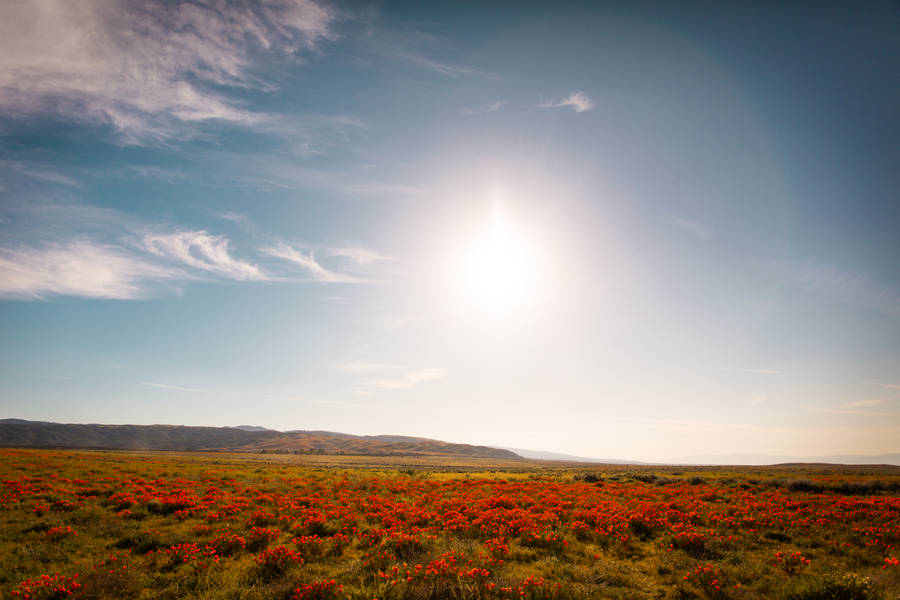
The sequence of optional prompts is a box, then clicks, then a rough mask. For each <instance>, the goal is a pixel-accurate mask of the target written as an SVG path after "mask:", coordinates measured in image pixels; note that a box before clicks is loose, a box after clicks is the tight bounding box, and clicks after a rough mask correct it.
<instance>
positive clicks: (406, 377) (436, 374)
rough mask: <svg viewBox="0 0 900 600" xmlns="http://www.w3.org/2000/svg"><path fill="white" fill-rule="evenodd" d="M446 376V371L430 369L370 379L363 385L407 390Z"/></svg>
mask: <svg viewBox="0 0 900 600" xmlns="http://www.w3.org/2000/svg"><path fill="white" fill-rule="evenodd" d="M446 376H447V371H446V369H441V368H437V367H431V368H426V369H415V370H413V371H407V372H406V373H403V374H402V375H398V376H397V377H390V378H380V379H370V380H369V381H366V382H364V384H365V385H367V386H370V387H375V388H381V389H385V390H408V389H411V388H414V387H415V386H417V385H419V384H420V383H424V382H426V381H435V380H438V379H444V378H445V377H446Z"/></svg>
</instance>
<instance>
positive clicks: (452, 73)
mask: <svg viewBox="0 0 900 600" xmlns="http://www.w3.org/2000/svg"><path fill="white" fill-rule="evenodd" d="M396 54H397V56H400V57H401V58H405V59H406V60H408V61H410V62H412V63H415V64H417V65H419V66H421V67H424V68H425V69H428V70H429V71H434V72H435V73H440V74H441V75H445V76H447V77H453V78H455V77H459V76H461V75H476V76H478V77H486V78H488V79H497V75H495V74H494V73H488V72H487V71H482V70H480V69H474V68H472V67H467V66H464V65H455V64H451V63H446V62H440V61H437V60H433V59H431V58H428V57H426V56H424V55H422V54H416V53H414V52H397V53H396Z"/></svg>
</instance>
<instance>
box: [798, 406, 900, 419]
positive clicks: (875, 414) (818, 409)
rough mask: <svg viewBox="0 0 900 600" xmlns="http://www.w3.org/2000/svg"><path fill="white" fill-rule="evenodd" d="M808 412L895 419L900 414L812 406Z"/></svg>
mask: <svg viewBox="0 0 900 600" xmlns="http://www.w3.org/2000/svg"><path fill="white" fill-rule="evenodd" d="M810 410H814V411H816V412H823V413H829V414H833V415H859V416H862V417H890V418H896V417H900V413H886V412H876V411H869V410H854V409H847V408H828V407H822V406H812V407H810Z"/></svg>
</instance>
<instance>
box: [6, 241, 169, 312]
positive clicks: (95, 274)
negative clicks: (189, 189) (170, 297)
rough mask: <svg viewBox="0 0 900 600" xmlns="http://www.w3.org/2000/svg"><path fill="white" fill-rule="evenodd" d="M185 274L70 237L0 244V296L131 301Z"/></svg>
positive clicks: (127, 253)
mask: <svg viewBox="0 0 900 600" xmlns="http://www.w3.org/2000/svg"><path fill="white" fill-rule="evenodd" d="M183 277H185V274H184V273H182V272H181V271H179V270H178V269H175V268H172V267H167V266H162V265H158V264H154V263H152V262H150V261H147V260H145V259H144V258H142V257H140V256H137V255H135V254H133V253H131V252H128V251H127V250H125V249H123V248H119V247H115V246H110V245H104V244H98V243H95V242H91V241H87V240H75V241H71V242H68V243H61V244H47V245H44V246H24V247H18V248H0V297H2V298H11V299H20V300H41V299H46V298H48V297H52V296H82V297H86V298H108V299H116V300H134V299H137V298H142V297H145V296H146V295H147V294H148V285H149V284H152V283H158V282H162V281H166V280H170V281H171V280H174V279H179V278H183Z"/></svg>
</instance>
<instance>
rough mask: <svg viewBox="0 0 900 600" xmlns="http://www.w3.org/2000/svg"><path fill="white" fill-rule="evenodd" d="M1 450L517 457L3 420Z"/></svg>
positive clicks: (397, 440)
mask: <svg viewBox="0 0 900 600" xmlns="http://www.w3.org/2000/svg"><path fill="white" fill-rule="evenodd" d="M0 447H17V448H98V449H99V448H102V449H110V450H190V451H197V450H210V451H226V450H227V451H235V452H261V451H269V452H300V453H320V454H340V453H343V454H362V455H377V456H458V457H472V458H495V459H505V460H510V459H512V460H516V459H521V457H520V456H519V455H517V454H515V453H514V452H510V451H508V450H502V449H498V448H490V447H488V446H473V445H470V444H454V443H450V442H443V441H440V440H431V439H427V438H417V437H406V436H397V435H375V436H361V435H351V434H347V433H335V432H328V431H275V430H272V429H266V428H264V427H258V426H253V425H242V426H238V427H189V426H180V425H101V424H94V423H91V424H65V423H48V422H44V421H26V420H23V419H0Z"/></svg>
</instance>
